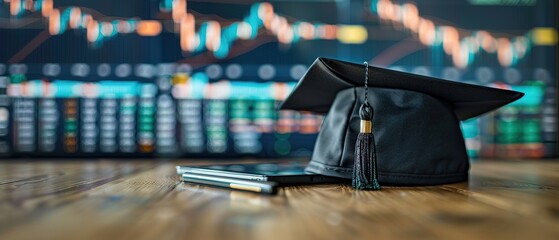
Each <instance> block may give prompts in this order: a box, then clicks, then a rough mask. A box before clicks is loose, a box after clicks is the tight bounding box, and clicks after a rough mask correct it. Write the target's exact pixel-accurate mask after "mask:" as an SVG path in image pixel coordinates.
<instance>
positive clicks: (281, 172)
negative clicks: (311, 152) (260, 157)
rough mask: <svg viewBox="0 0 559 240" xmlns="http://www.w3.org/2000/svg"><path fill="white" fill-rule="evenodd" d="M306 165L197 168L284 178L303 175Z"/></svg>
mask: <svg viewBox="0 0 559 240" xmlns="http://www.w3.org/2000/svg"><path fill="white" fill-rule="evenodd" d="M306 165H307V164H306V163H302V162H286V163H258V164H231V165H213V166H200V167H197V168H201V169H211V170H219V171H227V172H238V173H248V174H257V175H266V176H286V175H304V174H306V173H305V167H306Z"/></svg>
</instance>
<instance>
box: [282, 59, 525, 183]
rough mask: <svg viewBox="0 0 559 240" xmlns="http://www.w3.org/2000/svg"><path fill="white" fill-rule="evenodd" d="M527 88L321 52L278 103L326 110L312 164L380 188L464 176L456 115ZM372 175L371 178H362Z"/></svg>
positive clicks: (471, 113) (482, 109) (473, 112)
mask: <svg viewBox="0 0 559 240" xmlns="http://www.w3.org/2000/svg"><path fill="white" fill-rule="evenodd" d="M366 71H367V73H366ZM365 76H368V82H369V84H368V86H369V89H368V91H365V89H366V87H365V86H366V85H365ZM366 92H368V100H367V101H365V98H364V97H363V96H365V93H366ZM523 95H524V94H523V93H520V92H515V91H509V90H502V89H496V88H489V87H484V86H478V85H471V84H465V83H459V82H452V81H446V80H441V79H436V78H432V77H427V76H421V75H415V74H410V73H404V72H400V71H394V70H389V69H384V68H378V67H373V66H367V67H365V66H364V65H361V64H354V63H349V62H344V61H338V60H333V59H327V58H318V59H317V60H316V61H315V62H314V63H313V64H312V66H311V67H310V68H309V69H308V70H307V72H306V73H305V75H304V76H303V77H302V79H301V80H300V81H299V83H298V84H297V86H296V87H295V89H294V90H293V92H292V93H291V95H290V96H289V97H288V98H287V99H286V100H285V101H284V102H283V104H282V106H281V109H292V110H301V111H310V112H315V113H321V114H327V115H326V117H325V119H324V121H323V123H322V127H321V130H320V133H319V135H318V138H317V142H316V144H315V148H314V151H313V155H312V159H311V162H310V163H309V165H308V167H307V171H309V172H312V173H319V174H323V175H328V176H334V177H342V178H352V177H353V180H354V187H356V188H360V189H370V188H374V189H376V188H378V184H376V181H377V178H378V182H380V184H389V185H433V184H444V183H451V182H459V181H465V180H466V179H467V177H468V170H469V162H468V156H467V154H466V147H465V144H464V138H463V136H462V132H461V130H460V124H459V121H461V120H466V119H469V118H472V117H475V116H478V115H480V114H483V113H486V112H489V111H491V110H494V109H496V108H498V107H501V106H503V105H505V104H508V103H510V102H513V101H515V100H517V99H519V98H521V97H522V96H523ZM369 104H370V105H369ZM373 109H374V115H373V111H372V110H373ZM368 118H370V119H368ZM367 122H368V123H367ZM364 124H365V125H364ZM373 126H374V127H373ZM367 132H368V133H370V134H365V135H363V133H367ZM373 133H374V136H373ZM356 142H357V144H356ZM371 161H372V163H371ZM354 168H355V169H356V170H357V171H354ZM377 170H378V171H377ZM370 175H373V176H372V177H373V178H374V181H375V183H374V184H373V183H370V182H368V180H366V179H365V180H363V179H361V180H359V179H360V176H361V177H363V176H366V177H368V176H370ZM356 179H357V180H356ZM356 181H357V182H356ZM362 181H365V182H366V183H365V185H371V184H373V185H376V186H365V187H362V186H360V185H361V184H362ZM356 185H357V186H356Z"/></svg>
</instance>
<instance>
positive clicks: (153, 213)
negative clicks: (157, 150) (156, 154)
mask: <svg viewBox="0 0 559 240" xmlns="http://www.w3.org/2000/svg"><path fill="white" fill-rule="evenodd" d="M220 162H223V163H225V162H226V161H223V160H221V161H220ZM188 164H208V162H207V161H206V162H202V161H195V160H184V161H153V160H152V161H146V160H135V161H130V160H128V161H125V160H96V161H92V160H88V161H82V160H78V159H76V160H72V161H63V162H62V161H28V160H22V159H18V160H6V161H3V162H0V239H2V240H8V239H134V240H142V239H157V240H162V239H468V240H471V239H559V193H558V188H559V162H558V161H533V160H532V161H500V162H499V161H490V160H485V161H478V162H474V163H473V164H472V169H471V172H470V180H469V181H468V182H463V183H456V184H449V185H441V186H429V187H384V188H383V190H381V191H354V190H352V189H351V187H349V186H347V185H340V184H324V185H314V186H294V187H284V188H282V189H281V190H280V192H279V194H278V195H276V196H265V195H258V194H254V193H247V192H240V191H231V190H227V189H219V188H213V187H206V186H201V185H196V184H186V183H182V182H180V178H179V176H177V175H176V173H175V165H188Z"/></svg>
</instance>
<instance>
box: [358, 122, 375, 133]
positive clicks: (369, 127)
mask: <svg viewBox="0 0 559 240" xmlns="http://www.w3.org/2000/svg"><path fill="white" fill-rule="evenodd" d="M372 132H373V122H371V121H368V120H361V133H372Z"/></svg>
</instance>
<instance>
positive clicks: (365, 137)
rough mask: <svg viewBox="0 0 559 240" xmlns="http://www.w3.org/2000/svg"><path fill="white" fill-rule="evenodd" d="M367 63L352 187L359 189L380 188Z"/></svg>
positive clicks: (366, 65) (366, 64)
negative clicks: (369, 98) (369, 99)
mask: <svg viewBox="0 0 559 240" xmlns="http://www.w3.org/2000/svg"><path fill="white" fill-rule="evenodd" d="M364 65H365V69H366V70H365V100H364V103H363V104H362V105H361V108H359V117H360V118H361V129H360V131H359V135H358V136H357V142H356V143H355V161H354V166H353V181H352V187H353V188H354V189H357V190H380V189H381V186H380V184H379V182H378V176H377V175H378V173H377V154H376V144H375V136H374V134H373V116H374V109H373V107H372V106H371V104H369V101H368V86H367V85H368V80H369V64H368V63H367V62H365V63H364Z"/></svg>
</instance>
